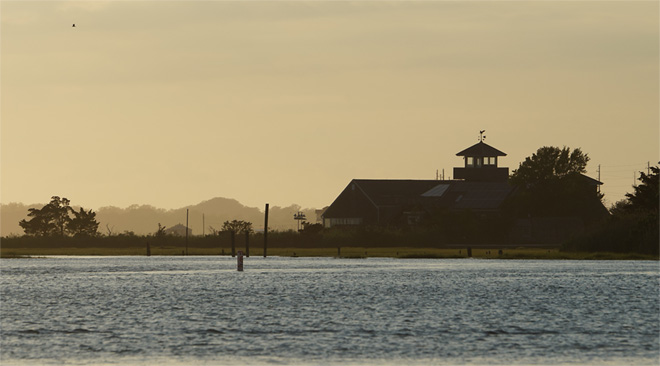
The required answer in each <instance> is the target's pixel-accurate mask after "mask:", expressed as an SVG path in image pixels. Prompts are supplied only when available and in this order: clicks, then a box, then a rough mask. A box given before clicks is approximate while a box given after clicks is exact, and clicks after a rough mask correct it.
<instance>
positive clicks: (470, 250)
mask: <svg viewBox="0 0 660 366" xmlns="http://www.w3.org/2000/svg"><path fill="white" fill-rule="evenodd" d="M467 256H468V258H469V257H472V248H470V247H468V248H467Z"/></svg>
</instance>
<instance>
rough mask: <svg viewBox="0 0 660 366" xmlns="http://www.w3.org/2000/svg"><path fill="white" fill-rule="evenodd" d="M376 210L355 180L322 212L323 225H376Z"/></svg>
mask: <svg viewBox="0 0 660 366" xmlns="http://www.w3.org/2000/svg"><path fill="white" fill-rule="evenodd" d="M377 223H378V212H377V209H376V207H375V206H374V205H373V203H371V201H369V199H368V198H367V197H366V196H365V194H364V192H362V190H361V189H360V188H359V186H358V185H357V184H356V183H355V182H351V183H349V184H348V186H347V187H346V188H345V189H344V191H342V193H341V194H340V195H339V197H337V199H336V200H335V201H334V202H333V203H332V205H330V207H328V209H327V210H326V211H325V213H324V214H323V226H324V227H332V226H336V225H376V224H377Z"/></svg>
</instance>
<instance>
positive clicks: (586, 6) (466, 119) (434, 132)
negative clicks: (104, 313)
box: [0, 1, 660, 209]
mask: <svg viewBox="0 0 660 366" xmlns="http://www.w3.org/2000/svg"><path fill="white" fill-rule="evenodd" d="M0 10H1V13H2V28H1V33H0V36H1V67H2V74H1V80H0V84H1V98H2V99H1V103H2V105H1V107H2V109H1V111H2V112H1V123H2V129H1V133H2V136H1V144H2V146H1V153H2V157H1V159H2V161H1V163H2V165H1V174H2V179H1V184H2V187H1V189H2V190H1V197H0V200H1V202H2V203H9V202H24V203H36V202H43V203H45V202H47V201H48V200H49V198H50V196H52V195H60V196H65V197H68V198H69V199H71V200H72V203H73V204H78V205H82V206H84V207H89V208H95V209H97V208H99V207H102V206H106V205H115V206H120V207H125V206H128V205H130V204H134V203H137V204H151V205H154V206H157V207H163V208H178V207H182V206H184V205H188V204H195V203H198V202H200V201H202V200H206V199H209V198H212V197H216V196H222V197H230V198H236V199H238V200H239V201H241V202H242V203H244V204H247V205H251V206H257V207H263V205H264V203H266V202H269V203H271V205H281V206H284V205H289V204H291V203H298V204H300V205H302V206H303V207H317V208H320V207H323V206H326V205H329V204H330V203H331V202H332V201H333V200H334V199H335V197H336V196H337V195H338V194H339V193H340V192H341V190H342V189H343V188H344V187H345V186H346V185H347V184H348V182H349V181H350V180H351V179H352V178H365V179H366V178H374V179H376V178H378V179H380V178H389V179H401V178H404V179H405V178H407V179H434V178H435V175H436V169H443V168H444V169H445V174H446V175H447V176H449V177H451V175H452V168H453V167H454V166H461V165H462V164H463V163H462V160H461V158H459V157H456V156H455V154H456V153H457V152H459V151H461V150H463V149H464V148H466V147H468V146H470V145H472V144H474V143H476V142H477V137H478V131H479V130H482V129H485V130H486V136H487V139H486V142H487V143H488V144H490V145H492V146H494V147H496V148H498V149H500V150H502V151H504V152H506V153H507V154H508V156H507V157H505V158H503V159H501V160H500V165H501V166H508V167H510V168H511V169H514V168H516V167H517V166H518V164H519V163H520V162H521V161H523V160H524V158H525V157H526V156H529V155H531V154H532V153H534V152H535V151H536V150H537V149H538V148H539V147H541V146H544V145H551V146H559V147H562V146H569V147H571V148H575V147H580V148H582V149H583V151H585V152H586V153H588V154H589V156H590V157H591V162H590V164H589V167H588V169H589V175H590V176H592V177H594V178H596V177H597V173H596V169H597V167H598V164H601V169H602V175H601V180H602V181H603V182H604V183H605V185H604V186H603V192H604V193H605V194H606V199H607V201H608V202H609V203H612V202H615V201H617V200H619V199H621V198H623V194H624V193H625V192H629V191H631V190H632V187H631V186H632V184H633V181H634V180H633V174H634V171H639V170H645V168H646V164H647V162H648V161H650V162H651V164H654V163H657V161H658V159H659V147H658V141H659V131H658V125H659V121H658V112H659V103H658V99H659V94H658V84H659V74H658V64H659V56H658V44H659V21H658V19H659V15H660V14H659V6H658V2H657V1H640V2H634V1H621V2H618V1H603V2H599V1H587V2H573V1H561V2H549V1H548V2H545V1H544V2H526V1H514V2H505V1H492V2H476V1H467V2H449V1H419V2H411V1H390V2H380V1H369V2H365V1H363V2H346V1H333V2H325V1H309V2H306V1H294V2H246V1H242V2H238V1H203V2H202V1H182V2H178V1H167V2H165V1H162V2H156V1H140V2H136V1H114V2H98V1H93V2H92V1H74V2H58V1H49V2H37V1H16V2H14V1H2V2H1V3H0ZM73 23H75V24H76V27H75V28H73V27H72V26H71V25H72V24H73Z"/></svg>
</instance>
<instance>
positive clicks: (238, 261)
mask: <svg viewBox="0 0 660 366" xmlns="http://www.w3.org/2000/svg"><path fill="white" fill-rule="evenodd" d="M236 269H237V270H238V271H239V272H243V252H242V251H240V250H239V251H238V258H236Z"/></svg>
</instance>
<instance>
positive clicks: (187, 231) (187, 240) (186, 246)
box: [186, 209, 188, 255]
mask: <svg viewBox="0 0 660 366" xmlns="http://www.w3.org/2000/svg"><path fill="white" fill-rule="evenodd" d="M186 255H188V209H186Z"/></svg>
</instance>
